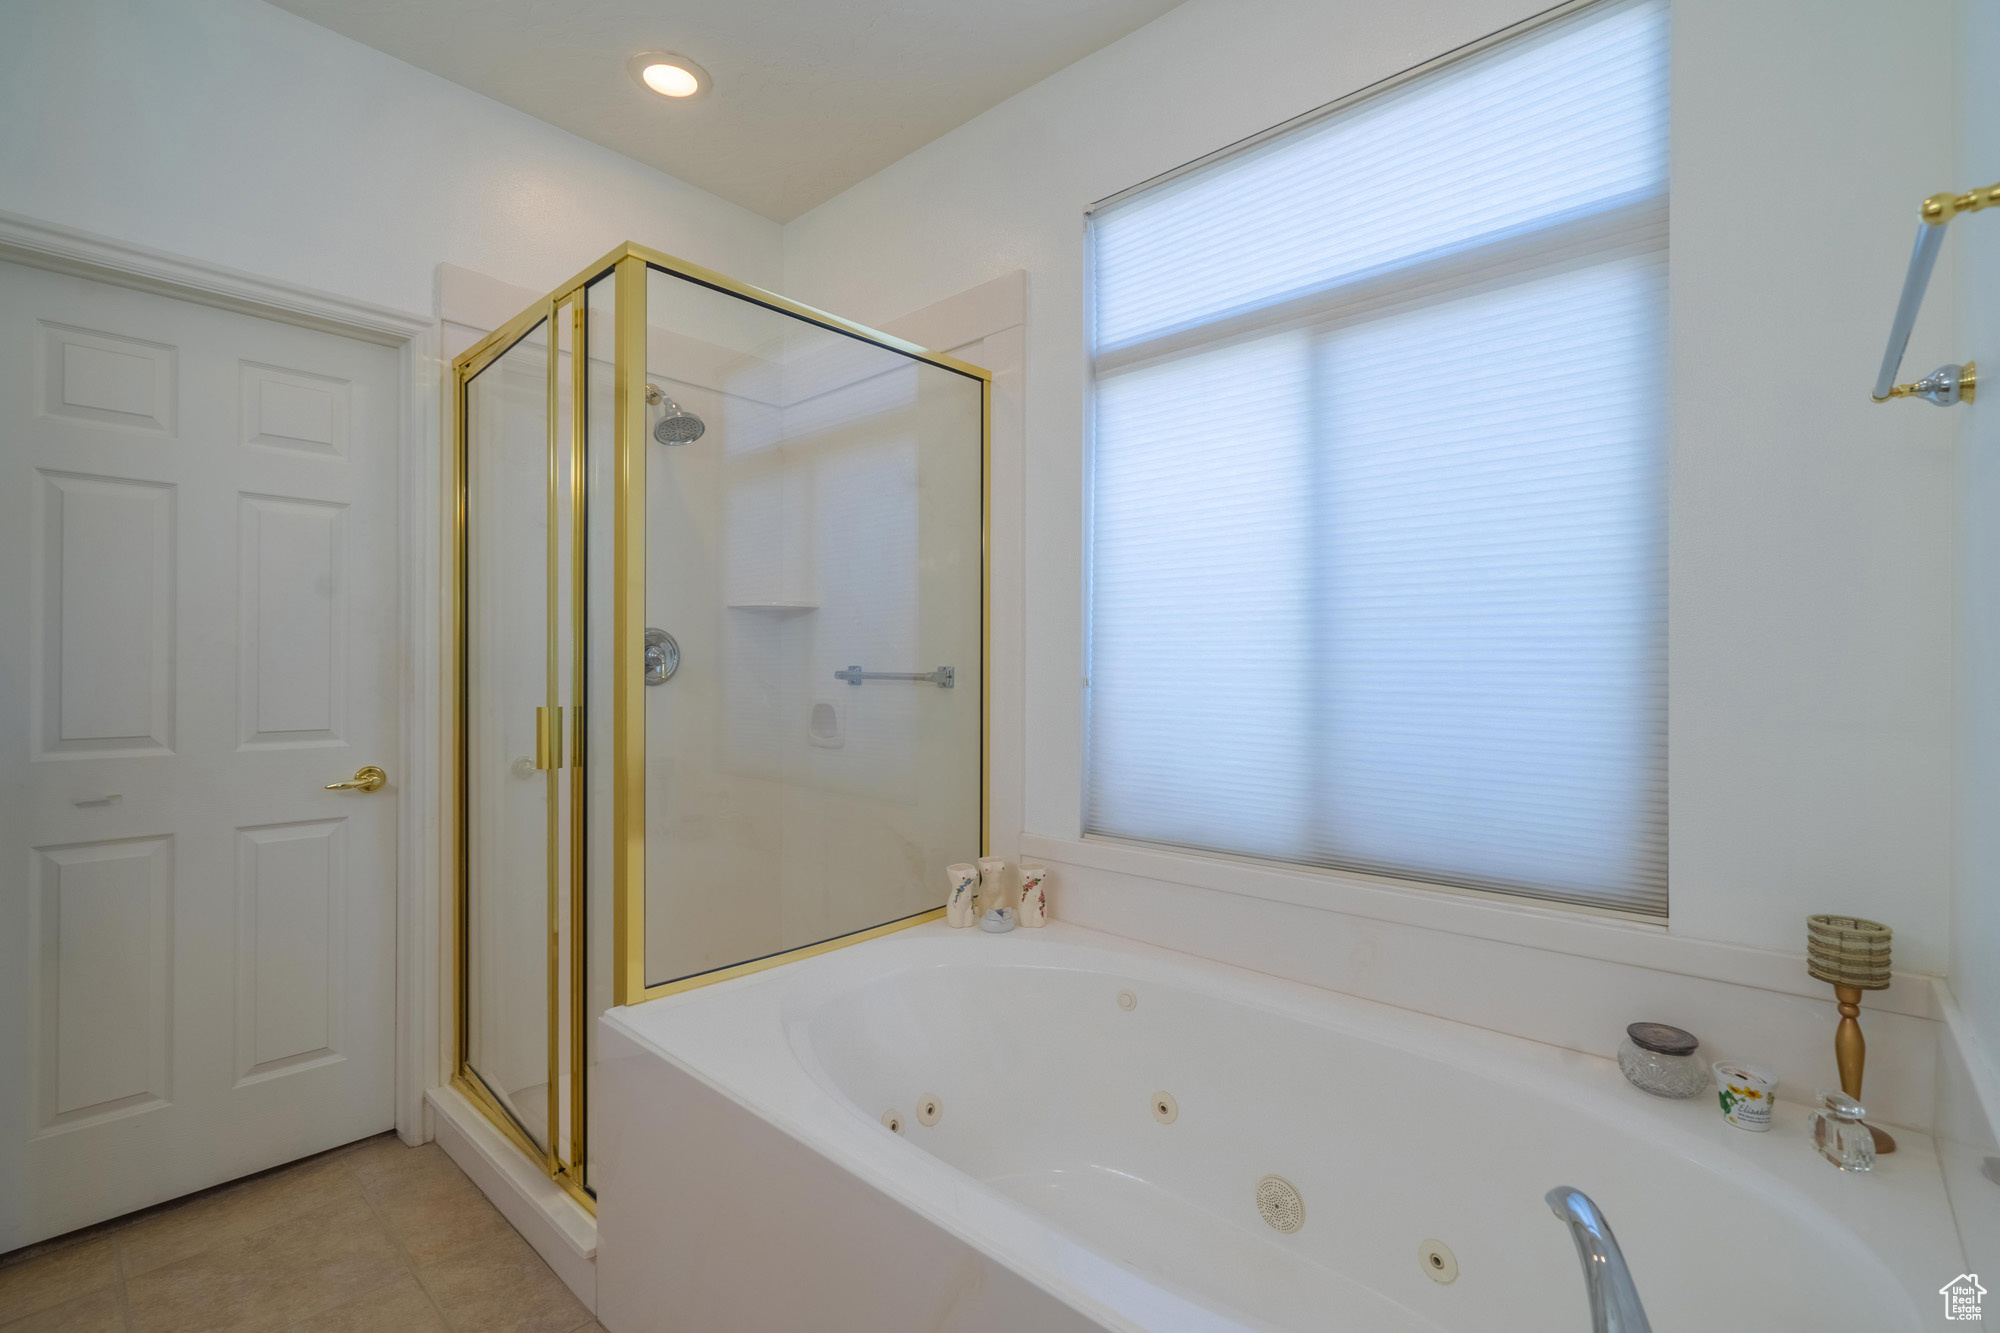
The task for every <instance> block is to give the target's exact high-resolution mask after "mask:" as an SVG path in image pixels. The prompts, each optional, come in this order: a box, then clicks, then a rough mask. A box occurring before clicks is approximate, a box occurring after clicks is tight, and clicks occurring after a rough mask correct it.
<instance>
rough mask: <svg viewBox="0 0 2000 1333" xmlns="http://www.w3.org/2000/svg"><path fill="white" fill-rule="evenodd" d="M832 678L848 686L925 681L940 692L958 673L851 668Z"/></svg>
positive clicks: (954, 679)
mask: <svg viewBox="0 0 2000 1333" xmlns="http://www.w3.org/2000/svg"><path fill="white" fill-rule="evenodd" d="M833 678H834V679H835V680H844V681H846V682H847V683H848V684H849V685H859V684H860V683H861V682H862V681H864V680H927V681H929V682H930V683H931V684H933V685H935V686H937V687H938V688H939V689H941V690H948V689H950V688H951V687H952V685H953V684H954V682H956V680H957V679H958V673H957V672H956V671H954V670H952V669H951V668H950V667H939V668H938V669H937V670H936V671H863V670H862V669H861V668H860V667H858V666H851V667H849V668H847V670H845V671H836V672H834V673H833Z"/></svg>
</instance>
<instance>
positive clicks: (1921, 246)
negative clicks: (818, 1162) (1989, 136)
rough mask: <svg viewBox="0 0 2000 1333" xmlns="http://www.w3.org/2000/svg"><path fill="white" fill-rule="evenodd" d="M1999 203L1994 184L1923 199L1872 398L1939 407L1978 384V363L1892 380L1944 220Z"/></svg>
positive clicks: (1940, 243) (1963, 397)
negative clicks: (1908, 400)
mask: <svg viewBox="0 0 2000 1333" xmlns="http://www.w3.org/2000/svg"><path fill="white" fill-rule="evenodd" d="M1995 204H2000V185H1988V186H1986V187H1985V188H1984V189H1979V190H1971V191H1968V192H1967V193H1965V194H1948V193H1947V194H1934V195H1932V196H1931V197H1930V198H1928V199H1926V200H1924V202H1923V207H1922V208H1920V209H1919V210H1918V216H1920V217H1921V218H1922V219H1923V220H1922V221H1921V222H1919V223H1918V224H1917V244H1916V247H1915V249H1913V250H1912V251H1911V252H1910V271H1909V274H1908V275H1907V276H1906V277H1905V278H1904V279H1903V295H1902V297H1901V298H1900V299H1898V300H1897V302H1896V319H1895V322H1894V323H1893V324H1891V325H1890V326H1889V346H1888V347H1887V348H1886V349H1885V350H1884V351H1883V353H1882V369H1881V370H1880V371H1879V372H1877V374H1876V376H1875V394H1874V397H1875V401H1876V402H1878V403H1886V402H1888V401H1889V400H1890V399H1892V398H1921V399H1923V400H1924V401H1925V402H1927V403H1934V404H1936V405H1937V406H1939V407H1949V406H1951V405H1952V404H1953V403H1961V402H1963V403H1969V402H1971V401H1972V400H1973V396H1974V392H1975V390H1976V389H1977V388H1978V383H1979V378H1978V373H1979V367H1978V366H1977V364H1975V363H1974V362H1971V361H1968V362H1966V363H1965V364H1964V365H1962V366H1954V365H1944V366H1939V367H1938V368H1937V369H1936V370H1934V371H1932V372H1931V373H1930V374H1928V375H1926V376H1924V378H1922V379H1920V380H1916V381H1913V382H1912V383H1909V384H1898V383H1896V372H1897V371H1898V370H1901V369H1902V367H1903V349H1904V348H1906V347H1908V346H1909V343H1910V330H1911V329H1912V328H1914V327H1915V326H1916V323H1917V311H1918V310H1919V309H1920V308H1921V307H1922V306H1923V303H1924V289H1925V288H1927V287H1929V286H1930V281H1931V270H1932V269H1934V268H1936V267H1937V257H1938V251H1939V250H1941V249H1942V248H1943V247H1944V224H1945V223H1947V222H1949V221H1951V220H1952V219H1953V218H1955V217H1957V216H1958V215H1959V214H1960V213H1977V212H1978V211H1979V210H1981V209H1982V208H1991V207H1992V206H1993V205H1995Z"/></svg>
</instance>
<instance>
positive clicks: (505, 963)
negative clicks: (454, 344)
mask: <svg viewBox="0 0 2000 1333" xmlns="http://www.w3.org/2000/svg"><path fill="white" fill-rule="evenodd" d="M464 410H465V414H466V436H465V451H466V456H465V459H464V466H465V484H466V506H465V557H466V566H467V567H466V578H465V587H464V595H465V598H466V605H465V621H464V624H465V642H464V644H463V648H462V651H463V652H464V654H465V660H464V663H463V667H464V672H465V676H464V679H465V697H464V698H463V700H462V702H461V706H462V707H463V709H464V717H463V719H462V722H463V726H464V728H465V738H464V739H465V749H464V771H463V773H462V774H461V776H460V780H461V781H462V782H463V784H464V793H463V795H464V798H465V810H466V814H467V820H466V827H465V829H464V831H463V833H464V846H463V849H462V850H463V855H464V857H465V868H466V883H467V889H468V892H467V893H466V897H465V902H464V910H465V914H466V921H465V933H464V936H463V941H462V947H463V949H464V957H463V960H462V964H463V967H464V979H463V980H464V986H465V1001H466V1003H465V1005H464V1007H463V1009H462V1011H461V1014H460V1022H461V1023H462V1024H463V1025H464V1030H463V1032H462V1034H461V1043H462V1051H463V1053H464V1063H465V1066H466V1069H467V1071H468V1072H469V1073H470V1075H471V1076H472V1079H473V1081H474V1083H475V1088H476V1091H478V1092H481V1093H484V1094H485V1096H486V1097H487V1098H489V1099H490V1100H491V1102H492V1103H493V1104H494V1105H495V1106H497V1107H498V1108H499V1109H500V1110H501V1111H502V1112H503V1113H504V1114H505V1115H506V1117H507V1119H508V1121H510V1122H511V1123H512V1125H513V1126H514V1127H515V1128H516V1129H517V1130H518V1131H519V1132H520V1133H521V1134H522V1135H523V1136H525V1137H526V1138H527V1139H528V1140H530V1141H531V1142H532V1143H533V1145H534V1147H535V1149H536V1150H537V1151H539V1152H541V1153H543V1154H546V1153H547V1152H548V1149H549V1141H550V1140H549V1129H550V1124H549V1095H548V1094H549V1069H550V1060H549V1054H550V1045H549V1043H550V1040H551V1037H552V1035H553V1034H552V1032H551V1023H550V1013H549V965H550V952H551V951H550V948H549V924H550V920H549V918H550V909H549V887H550V883H551V876H552V874H553V872H554V862H553V858H554V857H555V855H556V849H557V843H556V828H555V814H556V811H557V799H558V792H557V783H556V776H557V775H556V769H555V768H554V767H553V765H552V762H551V761H552V756H551V755H550V746H551V743H552V741H553V739H554V738H553V737H552V735H551V734H550V728H551V724H550V715H549V712H548V709H549V707H550V705H551V704H552V703H553V702H554V701H553V700H552V699H551V697H550V696H551V685H552V682H551V680H550V673H549V660H550V641H549V615H550V610H551V601H550V592H551V576H550V570H549V564H548V554H549V545H550V537H551V531H550V518H551V514H550V503H549V501H550V493H551V467H552V462H551V458H550V449H549V433H548V421H549V347H548V325H547V323H546V322H543V323H538V324H536V325H535V326H534V328H532V329H531V330H529V332H528V333H527V335H526V336H524V337H523V338H521V339H520V341H518V342H516V343H515V344H514V345H513V346H512V347H510V348H508V349H507V350H506V351H505V352H504V353H502V354H501V355H500V356H499V357H498V358H497V359H495V360H494V361H493V362H491V363H490V364H489V365H487V366H486V367H485V368H484V369H483V370H481V371H480V372H479V373H478V375H477V376H476V377H474V378H473V379H472V380H471V381H470V382H469V383H467V385H466V388H465V404H464Z"/></svg>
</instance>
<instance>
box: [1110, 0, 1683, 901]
mask: <svg viewBox="0 0 2000 1333" xmlns="http://www.w3.org/2000/svg"><path fill="white" fill-rule="evenodd" d="M1091 248H1092V259H1093V272H1094V285H1095V292H1094V315H1093V330H1092V351H1093V357H1094V374H1095V395H1094V398H1095V409H1094V418H1095V419H1094V428H1095V429H1094V445H1093V457H1094V462H1093V479H1092V520H1091V529H1092V531H1091V574H1090V587H1089V611H1090V640H1089V643H1090V646H1089V654H1090V661H1089V677H1088V679H1089V693H1088V705H1089V707H1088V727H1087V740H1088V756H1087V774H1086V781H1085V805H1086V809H1085V828H1086V831H1087V832H1090V833H1094V834H1102V835H1109V836H1114V837H1121V838H1132V839H1141V840H1145V841H1151V842H1161V843H1171V844H1178V845H1182V846H1188V847H1196V848H1203V849H1207V850H1212V851H1220V852H1230V853H1237V854H1243V855H1249V856H1256V857H1266V858H1273V859H1277V860H1282V861H1290V862H1299V863H1305V864H1310V865H1318V866H1328V867H1338V868H1344V869H1351V870H1359V871H1364V872H1368V873H1372V874H1378V875H1387V876H1392V877H1396V878H1400V879H1407V880H1416V881H1421V882H1426V883H1432V884H1445V885H1454V886H1459V887H1465V888H1474V889H1485V890H1493V891H1498V892H1503V893H1510V894H1517V895H1528V896H1533V897H1538V898H1547V899H1557V900H1561V901H1566V902H1572V903H1581V904H1588V905H1592V906H1598V907H1605V908H1613V909H1618V910H1622V911H1628V912H1635V913H1641V914H1645V915H1652V916H1663V915H1665V913H1666V732H1665V721H1666V693H1665V670H1664V657H1665V652H1664V649H1665V645H1664V635H1665V571H1664V563H1665V562H1664V552H1665V532H1664V516H1665V515H1664V511H1665V502H1664V478H1663V473H1664V466H1663V462H1664V460H1663V454H1664V425H1665V390H1664V369H1665V288H1666V263H1667V15H1666V9H1665V5H1664V4H1663V3H1660V2H1659V0H1652V2H1649V3H1622V4H1603V5H1598V6H1593V7H1591V8H1588V9H1584V10H1580V11H1577V12H1575V13H1572V14H1571V15H1569V16H1567V17H1565V18H1561V19H1558V20H1556V21H1553V22H1549V23H1545V24H1542V25H1540V26H1538V27H1535V28H1533V29H1531V30H1528V31H1526V32H1523V33H1520V34H1518V35H1515V36H1511V37H1507V38H1505V39H1504V40H1501V41H1498V42H1496V43H1493V44H1491V45H1489V46H1487V47H1485V48H1484V49H1482V50H1479V51H1478V52H1476V53H1474V54H1470V55H1468V56H1465V57H1464V58H1462V59H1456V60H1453V61H1451V62H1449V63H1444V64H1440V65H1439V66H1437V67H1435V68H1433V69H1430V70H1428V71H1425V72H1422V73H1419V74H1416V75H1415V76H1413V77H1410V78H1407V79H1404V80H1401V81H1399V82H1397V83H1396V84H1395V85H1394V86H1392V87H1390V88H1387V89H1386V90H1383V91H1380V92H1378V93H1375V94H1373V95H1370V96H1366V97H1363V98H1360V99H1356V100H1354V101H1352V102H1351V103H1350V104H1347V105H1341V106H1337V107H1336V108H1334V109H1331V110H1330V111H1329V112H1327V113H1325V114H1323V115H1320V116H1318V117H1316V118H1313V119H1311V120H1309V121H1307V122H1305V123H1302V124H1299V125H1297V126H1291V127H1284V128H1283V129H1282V130H1281V131H1279V132H1275V133H1273V134H1272V135H1270V136H1268V137H1266V138H1263V139H1261V140H1260V141H1257V142H1255V143H1253V144H1250V145H1248V146H1245V147H1243V148H1241V149H1238V150H1235V151H1233V152H1231V153H1229V154H1227V155H1224V156H1221V157H1219V158H1218V159H1217V160H1214V161H1210V162H1206V163H1203V164H1199V165H1198V166H1196V167H1195V168H1193V169H1191V170H1188V171H1185V172H1183V173H1180V174H1178V175H1175V176H1173V177H1171V178H1169V179H1167V180H1165V181H1163V182H1162V183H1159V184H1157V185H1153V186H1149V187H1147V188H1144V189H1141V190H1138V191H1135V192H1133V193H1131V194H1129V195H1126V196H1122V197H1120V198H1117V199H1115V200H1112V201H1110V202H1109V203H1107V204H1105V205H1102V206H1100V207H1099V208H1098V209H1096V210H1094V211H1093V214H1092V217H1091Z"/></svg>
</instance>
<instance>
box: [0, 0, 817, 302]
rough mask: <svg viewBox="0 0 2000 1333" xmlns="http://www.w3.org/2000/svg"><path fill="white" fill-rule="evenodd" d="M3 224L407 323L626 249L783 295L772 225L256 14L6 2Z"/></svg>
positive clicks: (417, 75)
mask: <svg viewBox="0 0 2000 1333" xmlns="http://www.w3.org/2000/svg"><path fill="white" fill-rule="evenodd" d="M0 125H4V126H5V127H6V132H5V133H4V134H0V210H5V211H8V212H13V213H22V214H27V215H29V216H31V217H35V218H39V219H41V220H44V221H49V222H56V223H63V224H67V225H70V226H74V227H80V228H83V229H85V230H88V231H94V232H98V233H100V234H103V235H107V236H111V237H114V238H116V239H118V240H123V241H128V242H134V243H137V244H141V245H147V246H151V247H154V248H156V249H160V250H166V251H170V252H173V253H175V254H180V255H185V256H189V257H192V258H197V259H205V260H208V261H211V262H215V263H222V264H226V265H229V266H231V267H234V268H238V269H243V270H247V271H249V272H253V273H256V274H258V275H260V276H262V277H267V278H275V279H280V280H285V281H290V282H294V283H299V284H302V285H305V286H310V287H316V288H319V289H321V290H325V291H332V292H336V293H338V294H340V295H343V296H348V297H352V298H355V299H359V300H366V301H373V302H376V303H378V304H382V305H388V306H393V307H397V308H400V309H403V310H407V311H412V312H415V313H419V314H421V313H425V312H428V311H430V310H431V309H432V284H433V280H434V275H435V273H436V271H437V265H438V263H439V262H440V261H449V262H452V263H456V264H461V265H464V266H465V267H467V268H472V269H477V270H479V271H481V272H484V273H488V274H492V275H494V276H497V277H501V278H505V279H507V280H509V281H512V282H518V283H520V284H522V285H523V286H528V287H534V288H537V289H546V288H549V287H552V286H554V285H555V284H556V283H558V282H561V281H562V280H563V279H565V278H567V277H569V276H570V275H571V274H573V273H575V272H576V271H577V270H579V269H581V268H582V267H583V266H584V265H585V264H587V263H589V262H590V261H591V260H592V259H595V258H596V257H597V256H598V255H600V254H602V253H604V252H605V251H607V250H609V249H610V248H611V247H612V246H614V245H617V244H618V243H619V242H621V241H627V240H633V241H640V242H643V243H645V244H648V245H651V246H654V247H656V248H658V249H662V250H666V251H668V252H669V253H675V254H680V255H682V256H684V257H686V258H688V259H692V260H694V261H696V262H697V263H701V264H704V265H708V266H710V267H713V268H716V269H719V270H721V271H722V272H725V273H729V274H732V275H734V276H737V277H741V278H742V279H744V280H745V281H748V282H755V283H761V284H766V285H773V284H775V281H776V279H777V278H778V276H779V246H780V233H779V229H778V226H777V224H775V223H773V222H770V221H769V220H767V219H765V218H762V217H759V216H757V215H756V214H754V213H751V212H748V211H747V210H745V209H742V208H739V207H737V206H736V205H734V204H730V203H726V202H724V201H723V200H721V199H718V198H716V197H715V196H714V195H711V194H708V193H707V192H705V191H703V190H699V189H696V188H695V187H694V186H692V185H688V184H686V183H684V182H682V181H679V180H676V179H674V178H673V177H670V176H666V175H663V174H662V173H660V172H658V171H655V170H653V169H652V168H650V167H645V166H641V165H640V164H638V163H636V162H634V161H632V160H630V159H629V158H624V157H621V156H619V155H618V154H616V153H613V152H611V151H610V150H608V149H604V148H599V147H597V146H596V145H594V144H589V143H586V142H584V141H583V140H581V139H578V138H575V137H574V136H572V135H569V134H566V133H564V132H563V131H561V130H558V129H556V128H554V127H553V126H551V125H549V124H547V123H546V122H543V121H539V120H536V119H534V118H532V117H530V116H526V115H524V114H522V113H521V112H518V111H514V110H511V109H510V108H507V107H504V106H502V105H500V104H499V103H497V102H493V101H489V100H488V99H486V98H484V97H481V96H479V95H477V94H476V93H472V92H468V91H467V90H465V89H464V88H461V87H459V86H458V85H456V84H452V83H447V82H446V81H444V80H443V79H440V78H437V77H436V76H435V75H431V74H427V73H424V72H423V71H421V70H419V69H417V68H415V67H414V66H411V65H406V64H404V63H403V62H402V61H400V60H395V59H392V58H390V57H389V56H385V55H383V54H381V53H380V52H378V51H375V50H372V49H370V48H368V47H365V46H362V45H360V44H359V43H356V42H353V41H349V40H348V39H347V38H345V37H340V36H337V35H335V34H334V33H332V32H329V31H328V30H326V29H325V28H321V27H319V26H317V25H315V24H312V23H308V22H306V21H305V20H304V19H301V18H298V17H296V16H294V15H291V14H288V13H285V12H284V11H282V10H279V9H275V8H272V7H271V6H269V5H265V4H262V3H259V2H258V0H173V3H160V2H159V0H0Z"/></svg>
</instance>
